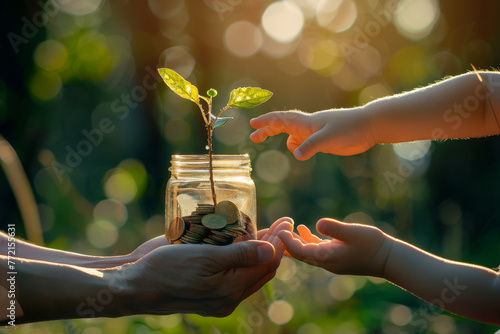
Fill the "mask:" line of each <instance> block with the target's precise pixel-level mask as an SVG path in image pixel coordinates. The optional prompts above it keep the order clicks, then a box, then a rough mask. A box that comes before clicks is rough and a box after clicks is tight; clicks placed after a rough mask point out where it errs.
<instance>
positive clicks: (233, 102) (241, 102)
mask: <svg viewBox="0 0 500 334" xmlns="http://www.w3.org/2000/svg"><path fill="white" fill-rule="evenodd" d="M272 95H273V93H271V92H270V91H268V90H265V89H262V88H258V87H240V88H236V89H234V90H233V91H232V92H231V96H230V97H229V102H228V103H227V105H228V106H230V107H233V108H253V107H255V106H257V105H259V104H261V103H264V102H266V101H267V100H269V98H270V97H271V96H272Z"/></svg>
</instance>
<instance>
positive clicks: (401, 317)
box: [389, 305, 411, 326]
mask: <svg viewBox="0 0 500 334" xmlns="http://www.w3.org/2000/svg"><path fill="white" fill-rule="evenodd" d="M389 318H390V319H391V321H392V323H393V324H395V325H397V326H405V325H407V324H408V323H409V322H410V320H411V310H410V308H409V307H408V306H405V305H395V306H394V307H392V308H391V310H390V311H389Z"/></svg>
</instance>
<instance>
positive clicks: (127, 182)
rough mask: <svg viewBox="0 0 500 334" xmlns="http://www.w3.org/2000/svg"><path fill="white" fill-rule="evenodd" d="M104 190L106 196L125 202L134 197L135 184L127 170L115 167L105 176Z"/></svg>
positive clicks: (135, 191)
mask: <svg viewBox="0 0 500 334" xmlns="http://www.w3.org/2000/svg"><path fill="white" fill-rule="evenodd" d="M104 192H105V193H106V196H107V197H108V198H111V199H115V200H117V201H120V202H122V203H125V204H127V203H130V202H132V200H133V199H134V198H135V195H136V194H137V184H136V182H135V180H134V178H133V177H132V175H130V173H129V172H128V171H126V170H124V169H122V168H117V169H114V170H113V171H112V172H111V173H110V175H109V176H108V177H107V179H106V181H105V183H104Z"/></svg>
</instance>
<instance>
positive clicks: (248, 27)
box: [224, 21, 262, 57]
mask: <svg viewBox="0 0 500 334" xmlns="http://www.w3.org/2000/svg"><path fill="white" fill-rule="evenodd" d="M224 44H225V45H226V48H228V49H229V51H231V52H232V53H234V54H235V55H237V56H238V57H250V56H252V55H254V54H255V53H257V52H258V51H259V49H260V47H261V46H262V33H261V31H260V29H259V28H258V27H256V26H255V25H254V24H252V23H250V22H248V21H238V22H234V23H233V24H231V25H230V26H229V27H228V28H227V29H226V32H225V33H224Z"/></svg>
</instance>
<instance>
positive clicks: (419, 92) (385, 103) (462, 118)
mask: <svg viewBox="0 0 500 334" xmlns="http://www.w3.org/2000/svg"><path fill="white" fill-rule="evenodd" d="M479 78H480V79H481V80H479ZM495 113H496V114H495ZM499 120H500V73H499V72H471V73H466V74H463V75H460V76H456V77H453V78H449V79H446V80H443V81H441V82H439V83H437V84H434V85H430V86H428V87H424V88H419V89H415V90H413V91H410V92H407V93H402V94H397V95H393V96H389V97H385V98H381V99H377V100H374V101H373V102H370V103H368V104H366V105H364V106H362V107H355V108H348V109H330V110H324V111H318V112H315V113H312V114H307V113H304V112H300V111H296V110H290V111H276V112H271V113H268V114H265V115H262V116H259V117H257V118H254V119H252V120H251V121H250V125H251V126H252V127H253V128H255V129H256V130H255V131H254V132H253V133H252V134H251V135H250V139H251V140H252V141H254V142H255V143H260V142H262V141H263V140H264V139H266V138H267V137H269V136H274V135H276V134H279V133H281V132H284V133H287V134H288V135H289V137H288V141H287V147H288V149H289V150H290V151H291V152H292V153H293V154H294V155H295V157H296V158H297V159H298V160H307V159H309V158H311V157H312V156H313V155H314V154H316V153H318V152H323V153H332V154H337V155H353V154H358V153H362V152H364V151H366V150H368V149H369V148H371V147H372V146H374V145H375V144H382V143H401V142H408V141H415V140H428V139H446V138H470V137H481V136H490V135H495V134H499V133H500V122H499Z"/></svg>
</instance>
